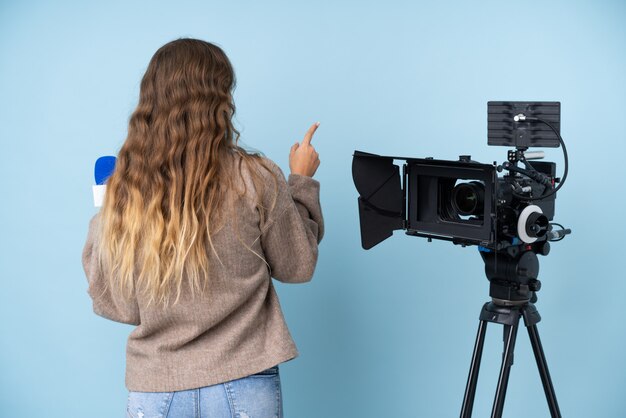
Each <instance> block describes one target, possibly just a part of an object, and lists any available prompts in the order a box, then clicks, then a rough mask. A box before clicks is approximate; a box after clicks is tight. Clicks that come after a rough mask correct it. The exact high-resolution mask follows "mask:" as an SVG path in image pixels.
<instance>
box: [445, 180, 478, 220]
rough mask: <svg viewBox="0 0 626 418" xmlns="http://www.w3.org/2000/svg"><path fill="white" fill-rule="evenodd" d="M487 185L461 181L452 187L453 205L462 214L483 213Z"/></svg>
mask: <svg viewBox="0 0 626 418" xmlns="http://www.w3.org/2000/svg"><path fill="white" fill-rule="evenodd" d="M484 199H485V186H484V185H483V184H482V183H479V182H476V181H472V182H470V183H460V184H457V185H456V186H454V189H452V207H453V208H454V210H455V211H456V212H457V213H458V214H459V215H461V216H469V215H482V212H483V207H484Z"/></svg>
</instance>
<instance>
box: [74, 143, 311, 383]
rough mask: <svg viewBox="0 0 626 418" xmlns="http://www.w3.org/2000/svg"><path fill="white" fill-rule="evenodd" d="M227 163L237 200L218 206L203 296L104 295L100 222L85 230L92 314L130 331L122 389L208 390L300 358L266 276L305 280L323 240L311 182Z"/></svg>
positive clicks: (188, 291) (186, 292)
mask: <svg viewBox="0 0 626 418" xmlns="http://www.w3.org/2000/svg"><path fill="white" fill-rule="evenodd" d="M232 158H233V160H232V164H228V166H229V167H230V169H231V170H232V173H231V175H232V176H233V179H234V180H235V182H234V184H236V185H238V186H239V187H237V190H245V193H243V194H241V195H240V194H239V193H236V192H234V191H233V192H232V193H229V194H228V196H229V198H228V199H226V200H225V202H224V204H223V205H222V206H221V210H223V211H224V215H225V216H224V222H223V224H222V225H221V227H220V228H219V229H218V230H216V231H213V232H212V234H211V241H212V249H211V250H209V251H207V254H206V256H207V257H208V259H209V263H208V265H209V266H210V267H209V274H208V277H206V278H204V281H203V289H202V291H200V292H198V291H193V290H192V287H191V285H190V284H189V283H188V282H186V281H183V286H181V293H180V297H179V300H178V301H177V303H174V304H168V305H166V306H163V305H161V304H155V303H152V302H151V301H150V298H149V296H148V295H146V294H143V293H142V292H135V294H134V298H130V299H127V298H125V297H124V296H123V295H122V294H121V293H120V292H119V291H117V290H116V288H115V287H112V286H109V285H108V279H107V278H106V277H105V273H104V272H103V271H102V269H100V268H99V267H98V265H99V263H98V261H97V257H96V254H97V249H96V246H97V245H98V243H99V236H98V235H99V230H100V227H101V225H99V223H100V222H101V220H100V217H99V214H97V215H95V216H94V218H93V219H92V221H91V223H90V228H89V234H88V238H87V243H86V245H85V249H84V251H83V265H84V268H85V271H86V273H87V276H88V278H89V293H90V295H91V296H92V298H93V302H94V311H95V312H96V313H98V314H99V315H102V316H104V317H107V318H109V319H112V320H114V321H119V322H124V323H130V324H135V325H137V328H135V329H134V331H133V332H132V333H131V335H130V336H129V339H128V345H127V353H126V355H127V362H126V367H127V369H126V386H127V387H128V389H129V390H131V391H141V392H169V391H178V390H185V389H190V388H197V387H201V386H209V385H213V384H216V383H220V382H225V381H229V380H233V379H237V378H240V377H244V376H248V375H251V374H254V373H256V372H259V371H262V370H265V369H267V368H269V367H271V366H274V365H276V364H279V363H281V362H284V361H287V360H289V359H292V358H294V357H295V356H297V354H298V353H297V350H296V347H295V344H294V342H293V340H292V338H291V336H290V334H289V331H288V329H287V326H286V324H285V321H284V318H283V314H282V312H281V309H280V305H279V302H278V298H277V295H276V292H275V290H274V287H273V285H272V281H271V277H275V278H277V279H279V280H281V281H285V282H305V281H308V280H310V279H311V277H312V275H313V271H314V269H315V264H316V261H317V244H318V242H319V241H320V240H321V238H322V235H323V219H322V213H321V208H320V204H319V183H318V182H317V181H316V180H313V179H312V178H311V177H307V176H303V175H297V174H291V175H290V176H289V180H288V181H286V179H285V176H284V175H283V173H282V171H281V170H280V169H279V168H278V166H276V165H275V164H274V163H273V162H271V161H270V160H267V159H261V160H259V161H258V163H254V162H253V163H250V162H244V161H241V156H239V155H238V154H237V153H233V154H232ZM265 166H267V167H269V170H267V169H265V168H264V167H265ZM253 171H256V172H257V173H259V174H260V175H261V176H262V178H263V180H264V184H266V186H267V187H264V188H263V196H262V197H261V199H260V201H261V202H262V206H263V207H264V208H266V209H267V210H266V213H264V214H261V213H260V212H259V210H258V206H257V203H256V202H258V201H259V199H257V196H256V193H257V190H256V189H255V187H254V182H253V180H252V177H253V175H252V174H253ZM274 184H275V185H276V187H274Z"/></svg>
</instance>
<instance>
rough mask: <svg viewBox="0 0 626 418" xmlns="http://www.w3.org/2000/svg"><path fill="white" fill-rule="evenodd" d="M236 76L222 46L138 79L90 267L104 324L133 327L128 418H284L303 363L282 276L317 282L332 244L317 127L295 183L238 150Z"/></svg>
mask: <svg viewBox="0 0 626 418" xmlns="http://www.w3.org/2000/svg"><path fill="white" fill-rule="evenodd" d="M234 86H235V76H234V73H233V68H232V66H231V64H230V62H229V60H228V58H227V57H226V55H225V54H224V52H223V51H222V50H221V49H220V48H218V47H217V46H215V45H213V44H210V43H207V42H204V41H200V40H195V39H180V40H176V41H173V42H170V43H168V44H166V45H164V46H163V47H161V48H160V49H159V50H158V51H157V52H156V53H155V55H154V56H153V57H152V60H151V61H150V64H149V65H148V69H147V71H146V73H145V75H144V77H143V79H142V81H141V88H140V98H139V104H138V106H137V108H136V110H135V111H134V113H133V114H132V116H131V118H130V122H129V128H128V137H127V138H126V141H125V142H124V144H123V146H122V148H121V150H120V151H119V155H118V159H117V164H116V168H115V170H114V173H113V174H112V175H111V177H110V178H109V179H108V181H107V191H106V196H105V199H104V204H103V206H102V209H101V210H100V213H98V214H96V215H95V216H94V217H93V218H92V220H91V222H90V224H89V232H88V236H87V242H86V244H85V248H84V250H83V256H82V260H83V266H84V269H85V274H86V275H87V278H88V282H89V294H90V296H91V298H92V299H93V308H94V311H95V313H97V314H98V315H101V316H103V317H105V318H108V319H111V320H113V321H117V322H123V323H127V324H132V325H136V328H134V330H133V331H132V332H131V334H130V336H129V338H128V345H127V351H126V386H127V388H128V390H129V391H130V393H129V398H128V406H127V416H129V417H138V418H142V417H143V418H150V417H209V416H210V417H218V418H219V417H229V418H230V417H241V418H265V417H268V418H269V417H282V398H281V387H280V378H279V374H278V364H280V363H282V362H285V361H287V360H290V359H292V358H294V357H296V356H297V354H298V353H297V350H296V347H295V344H294V342H293V340H292V339H291V336H290V334H289V330H288V329H287V326H286V324H285V321H284V318H283V315H282V312H281V309H280V305H279V302H278V298H277V295H276V292H275V290H274V287H273V285H272V281H271V277H274V278H275V279H277V280H280V281H283V282H289V283H300V282H306V281H309V280H310V279H311V277H312V275H313V272H314V269H315V265H316V262H317V254H318V247H317V246H318V243H319V242H320V240H321V239H322V235H323V219H322V212H321V208H320V203H319V183H318V182H317V181H316V180H313V179H312V176H313V175H314V174H315V171H316V170H317V168H318V166H319V164H320V162H319V158H318V154H317V152H316V151H315V149H314V148H313V146H312V145H311V144H310V142H311V139H312V137H313V134H314V132H315V130H316V129H317V126H318V125H319V124H318V123H316V124H314V125H313V126H311V128H310V129H309V131H308V132H307V134H306V136H305V137H304V140H303V141H302V143H300V144H299V143H295V144H294V145H293V146H292V148H291V152H290V156H289V166H290V169H291V174H290V175H289V178H288V180H286V179H285V177H284V175H283V173H282V172H281V170H280V169H279V168H278V166H277V165H276V164H274V163H273V162H272V161H270V160H268V159H266V158H263V157H261V156H259V155H255V154H251V153H248V152H246V151H244V150H243V149H242V148H240V147H239V146H238V145H237V140H238V138H239V133H238V131H237V130H236V129H235V128H234V127H233V123H232V118H233V114H234V112H235V106H234V104H233V98H232V91H233V88H234Z"/></svg>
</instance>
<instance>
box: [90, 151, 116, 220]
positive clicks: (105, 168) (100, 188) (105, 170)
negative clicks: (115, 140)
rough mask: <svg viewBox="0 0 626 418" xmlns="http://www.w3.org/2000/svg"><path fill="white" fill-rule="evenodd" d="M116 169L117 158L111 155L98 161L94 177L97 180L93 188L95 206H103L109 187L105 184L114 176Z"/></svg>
mask: <svg viewBox="0 0 626 418" xmlns="http://www.w3.org/2000/svg"><path fill="white" fill-rule="evenodd" d="M114 169H115V157H113V156H111V155H106V156H104V157H100V158H98V159H97V160H96V165H95V167H94V177H95V179H96V184H95V185H94V186H93V187H92V189H93V204H94V206H95V207H97V208H99V207H100V206H102V202H103V200H104V193H105V192H106V187H107V186H106V184H105V183H106V181H107V180H108V178H109V177H111V174H113V170H114Z"/></svg>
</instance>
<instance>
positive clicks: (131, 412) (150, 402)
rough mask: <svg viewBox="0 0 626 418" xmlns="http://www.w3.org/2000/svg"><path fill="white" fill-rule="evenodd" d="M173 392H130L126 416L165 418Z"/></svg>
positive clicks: (134, 417) (132, 417)
mask: <svg viewBox="0 0 626 418" xmlns="http://www.w3.org/2000/svg"><path fill="white" fill-rule="evenodd" d="M172 396H173V392H130V393H129V394H128V403H127V405H126V415H127V416H128V417H130V418H148V417H150V418H161V417H165V415H166V414H167V410H168V409H169V406H170V403H171V402H172Z"/></svg>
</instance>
